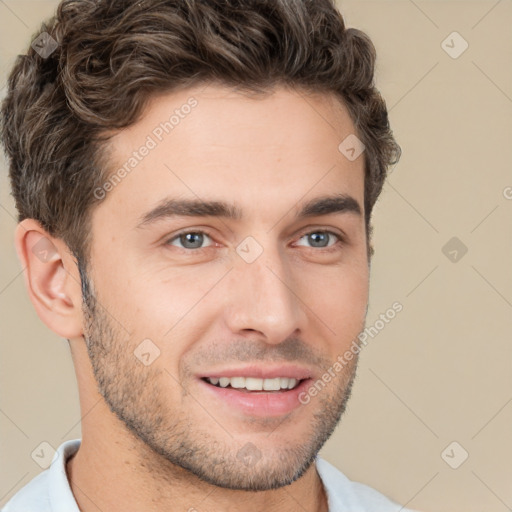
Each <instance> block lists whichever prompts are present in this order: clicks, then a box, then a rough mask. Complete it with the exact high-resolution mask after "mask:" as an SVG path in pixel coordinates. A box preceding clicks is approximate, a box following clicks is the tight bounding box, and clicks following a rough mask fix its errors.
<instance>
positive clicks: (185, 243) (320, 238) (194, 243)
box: [167, 230, 344, 250]
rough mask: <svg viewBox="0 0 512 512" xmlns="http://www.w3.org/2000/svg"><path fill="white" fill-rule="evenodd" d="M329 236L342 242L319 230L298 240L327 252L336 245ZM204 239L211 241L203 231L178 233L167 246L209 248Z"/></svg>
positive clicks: (337, 235)
mask: <svg viewBox="0 0 512 512" xmlns="http://www.w3.org/2000/svg"><path fill="white" fill-rule="evenodd" d="M331 236H333V237H335V238H336V239H337V240H338V241H339V242H343V241H344V240H343V237H342V236H341V235H339V234H338V233H334V232H333V231H321V230H317V231H310V232H309V233H306V234H304V235H302V236H301V238H300V240H302V239H303V238H307V240H308V242H309V243H310V244H312V245H311V247H312V248H317V249H328V250H329V248H330V247H333V246H334V245H336V241H334V243H331V244H329V242H330V239H331V238H330V237H331ZM205 237H206V238H208V239H210V240H211V238H210V236H209V235H208V233H206V232H205V231H201V230H197V231H185V232H183V233H179V234H178V235H176V236H174V237H173V238H171V239H170V240H168V241H167V244H168V245H174V246H177V245H176V243H174V242H179V244H180V245H178V246H177V247H181V248H182V249H189V250H198V249H205V248H206V247H210V246H211V245H213V244H212V243H210V244H208V245H206V246H203V243H204V241H205Z"/></svg>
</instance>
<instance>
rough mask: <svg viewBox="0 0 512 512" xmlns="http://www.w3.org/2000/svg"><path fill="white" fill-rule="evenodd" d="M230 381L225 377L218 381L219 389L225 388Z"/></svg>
mask: <svg viewBox="0 0 512 512" xmlns="http://www.w3.org/2000/svg"><path fill="white" fill-rule="evenodd" d="M230 380H231V379H228V378H227V377H221V378H220V379H219V384H220V387H221V388H225V387H226V386H227V385H228V384H229V382H230Z"/></svg>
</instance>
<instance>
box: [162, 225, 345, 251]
mask: <svg viewBox="0 0 512 512" xmlns="http://www.w3.org/2000/svg"><path fill="white" fill-rule="evenodd" d="M313 233H322V234H329V235H334V236H335V237H336V238H337V239H338V243H334V244H333V245H331V246H328V247H309V249H316V250H317V251H323V252H332V251H335V250H337V249H338V247H337V246H338V245H339V244H344V243H345V238H344V236H342V235H341V234H339V233H336V232H334V231H329V230H325V229H324V230H322V229H314V230H312V231H307V232H305V233H303V234H302V235H301V236H300V237H299V240H301V239H302V238H304V237H305V236H307V235H311V234H313ZM188 234H194V235H206V236H208V237H209V238H212V236H211V235H210V234H209V233H208V232H207V231H203V230H202V229H194V230H189V231H182V232H181V233H178V234H176V235H174V236H173V237H172V238H169V239H168V240H167V241H166V242H165V245H171V242H173V241H174V240H177V239H179V237H180V236H182V235H188ZM173 247H176V246H173ZM210 247H212V246H208V247H199V248H197V249H187V248H185V247H176V248H177V249H182V250H183V251H187V252H199V251H201V250H204V249H209V248H210Z"/></svg>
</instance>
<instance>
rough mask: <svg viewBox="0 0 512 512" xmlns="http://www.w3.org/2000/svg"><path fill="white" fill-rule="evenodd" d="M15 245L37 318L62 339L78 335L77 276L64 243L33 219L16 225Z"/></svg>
mask: <svg viewBox="0 0 512 512" xmlns="http://www.w3.org/2000/svg"><path fill="white" fill-rule="evenodd" d="M15 244H16V252H17V254H18V258H19V260H20V262H21V265H22V268H23V269H24V277H25V285H26V287H27V291H28V294H29V297H30V300H31V302H32V304H33V305H34V307H35V309H36V312H37V314H38V316H39V318H41V320H42V321H43V322H44V324H45V325H46V326H48V327H49V328H50V329H51V330H52V331H54V332H55V333H56V334H58V335H59V336H62V337H63V338H75V337H77V336H81V335H82V312H81V305H82V303H81V289H80V277H79V275H78V270H77V269H76V264H75V263H74V260H73V258H72V256H71V254H70V253H69V250H68V249H67V246H66V244H65V243H64V242H63V241H62V240H60V239H56V238H54V237H52V236H51V235H49V234H48V233H47V232H46V230H45V229H44V228H43V227H42V226H41V224H40V223H39V222H37V221H36V220H34V219H25V220H23V221H22V222H20V223H19V224H18V226H17V228H16V233H15Z"/></svg>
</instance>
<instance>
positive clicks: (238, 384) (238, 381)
mask: <svg viewBox="0 0 512 512" xmlns="http://www.w3.org/2000/svg"><path fill="white" fill-rule="evenodd" d="M230 380H231V383H230V384H231V387H232V388H237V389H238V388H243V387H245V377H233V378H231V379H230Z"/></svg>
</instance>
